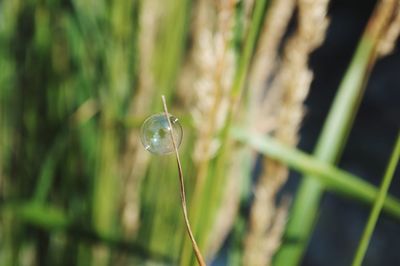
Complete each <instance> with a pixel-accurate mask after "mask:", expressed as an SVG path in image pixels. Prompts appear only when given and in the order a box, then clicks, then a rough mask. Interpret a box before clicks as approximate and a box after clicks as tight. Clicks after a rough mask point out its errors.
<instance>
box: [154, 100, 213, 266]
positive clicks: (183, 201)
mask: <svg viewBox="0 0 400 266" xmlns="http://www.w3.org/2000/svg"><path fill="white" fill-rule="evenodd" d="M161 99H162V102H163V106H164V113H165V118H166V119H167V121H168V126H169V128H170V131H169V132H170V135H171V140H172V145H173V146H174V152H175V157H176V163H177V164H178V172H179V184H180V194H181V205H182V211H183V217H184V219H185V225H186V229H187V232H188V234H189V237H190V240H191V241H192V245H193V250H194V253H195V255H196V259H197V262H198V263H199V265H200V266H206V263H205V262H204V259H203V256H202V255H201V252H200V249H199V247H198V246H197V243H196V239H195V238H194V235H193V233H192V229H191V228H190V222H189V218H188V214H187V207H186V193H185V183H184V180H183V171H182V164H181V160H180V157H179V152H178V147H177V145H176V140H175V136H174V132H173V127H172V124H171V121H170V119H169V113H168V108H167V103H166V101H165V96H164V95H162V96H161Z"/></svg>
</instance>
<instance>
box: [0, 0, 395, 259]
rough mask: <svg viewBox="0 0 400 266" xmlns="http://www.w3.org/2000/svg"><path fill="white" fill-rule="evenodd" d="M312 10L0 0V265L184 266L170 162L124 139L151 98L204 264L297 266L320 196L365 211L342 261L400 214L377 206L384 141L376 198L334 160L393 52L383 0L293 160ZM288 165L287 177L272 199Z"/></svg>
mask: <svg viewBox="0 0 400 266" xmlns="http://www.w3.org/2000/svg"><path fill="white" fill-rule="evenodd" d="M328 7H329V1H327V0H298V1H295V0H279V1H277V0H274V1H272V0H271V1H267V0H260V1H251V0H242V1H232V0H221V1H211V0H210V1H207V0H199V1H188V0H165V1H157V0H146V1H140V0H132V1H125V0H115V1H89V0H86V1H78V0H47V1H39V0H37V1H35V0H29V1H22V0H3V1H0V108H1V109H0V204H1V205H0V206H1V213H0V225H1V226H0V264H1V265H100V266H101V265H195V259H194V256H193V251H192V247H191V244H190V240H189V238H188V236H187V234H186V231H185V227H184V223H183V218H182V213H181V209H180V198H179V183H178V182H179V181H178V178H177V175H178V172H177V169H176V165H175V161H174V158H173V156H153V155H151V154H149V153H148V152H147V151H146V150H145V149H144V148H143V147H142V145H141V143H140V138H139V134H140V126H141V123H142V122H143V121H144V119H145V118H146V117H148V116H149V115H151V114H154V113H159V112H162V104H161V98H160V96H161V95H162V94H164V95H166V98H167V101H168V104H169V109H170V111H171V113H173V114H174V115H175V116H177V117H179V119H180V121H181V123H182V125H183V128H184V140H183V144H182V146H181V147H180V154H181V158H182V164H183V171H184V176H185V182H186V190H187V191H186V192H187V198H188V209H189V216H190V217H189V218H190V220H191V224H192V227H193V231H194V234H195V237H196V239H197V242H198V244H199V247H200V249H201V250H202V253H203V254H204V255H205V257H206V258H207V261H208V262H209V263H211V262H212V261H213V259H214V258H215V257H216V255H217V254H218V252H220V250H221V247H222V246H224V248H223V255H222V257H223V258H224V259H223V260H224V264H225V265H250V266H252V265H270V264H274V265H285V266H286V265H297V264H299V263H300V262H301V260H302V257H303V256H304V252H305V250H306V249H307V245H308V242H309V239H310V237H311V235H312V233H313V229H314V227H315V225H316V224H317V223H318V220H317V214H318V210H319V205H320V202H321V197H322V196H323V195H324V193H325V192H326V191H330V192H333V193H335V194H337V195H340V196H346V198H347V199H349V200H353V201H361V202H363V203H365V206H367V207H370V208H371V209H372V206H373V209H372V210H373V211H372V213H371V216H370V218H369V220H368V226H367V229H366V231H365V233H364V235H363V237H362V239H361V240H360V246H359V249H358V252H357V256H356V257H355V259H354V265H359V264H360V263H361V262H362V260H363V257H364V254H365V252H366V247H367V246H368V243H369V240H370V236H371V233H372V231H373V228H374V226H375V224H376V220H377V218H378V217H379V215H380V212H381V211H383V212H384V213H385V215H389V216H390V217H392V218H393V219H394V220H396V221H399V219H400V200H399V199H397V198H395V197H393V196H391V195H388V194H387V190H388V186H389V184H390V179H391V178H392V177H393V175H394V170H395V169H396V165H397V162H398V158H399V150H400V145H399V144H398V143H399V140H397V145H395V142H396V139H395V138H393V140H391V141H392V143H393V149H394V151H393V153H392V155H391V157H390V158H391V163H390V164H389V166H388V170H387V171H386V174H385V180H384V182H383V183H382V187H377V186H374V185H372V184H370V183H368V182H366V181H365V180H363V179H362V178H361V177H358V176H357V175H355V174H354V173H350V172H346V171H344V170H342V169H340V168H338V167H336V166H335V165H336V163H337V162H338V161H339V160H340V157H341V154H342V151H343V149H344V148H345V147H346V144H347V143H346V142H347V138H348V135H349V133H350V131H351V128H352V125H353V121H354V119H355V117H356V115H357V110H358V108H359V104H360V102H361V100H362V97H363V93H364V90H365V86H366V84H367V82H368V78H369V75H370V74H371V71H372V69H373V67H374V65H375V63H376V62H377V61H378V60H379V59H381V58H382V57H384V56H387V55H388V54H389V53H391V52H392V51H393V48H394V46H395V41H396V39H397V37H398V34H399V30H400V26H399V25H400V2H399V1H397V0H380V1H377V2H376V7H375V9H374V11H373V12H372V14H371V16H370V18H369V20H368V24H367V26H366V27H365V30H364V33H363V35H362V36H361V37H360V40H359V43H358V45H357V48H356V49H355V51H354V56H353V57H352V59H351V63H350V64H349V67H348V68H347V70H346V72H345V73H344V75H343V79H342V82H341V83H340V86H339V88H338V90H337V94H336V96H335V99H334V102H333V105H332V107H331V108H330V111H329V115H328V116H327V117H326V119H325V121H324V123H323V124H324V126H323V129H322V131H321V133H320V135H319V137H318V140H317V145H316V149H315V151H314V152H313V153H312V154H306V153H304V152H302V151H301V150H299V149H297V148H296V145H297V143H298V141H299V135H298V131H299V128H300V124H301V121H302V119H303V116H304V112H305V111H304V100H305V99H306V97H307V95H308V92H309V88H310V84H311V82H312V80H313V71H312V70H311V69H310V68H309V66H308V65H309V58H310V55H311V54H312V53H313V52H314V51H315V49H317V48H318V47H319V46H320V45H321V44H322V43H323V42H324V39H325V33H326V30H327V28H328V27H329V18H328V16H327V10H328ZM397 139H399V137H397ZM386 156H387V158H389V156H390V155H389V154H387V155H386ZM388 162H389V159H388ZM288 168H291V169H293V170H295V171H297V172H299V173H301V174H302V177H301V183H300V185H299V190H298V192H297V193H295V194H293V195H292V194H285V195H281V194H279V192H280V191H281V188H282V186H283V185H284V184H285V183H286V181H287V177H288V173H289V170H288ZM381 175H382V176H383V175H384V173H382V174H381ZM244 210H245V211H244ZM365 223H366V222H365ZM228 236H229V238H228ZM227 238H228V241H227ZM360 238H361V235H360ZM354 254H356V250H354ZM351 259H352V258H350V259H349V260H348V261H351Z"/></svg>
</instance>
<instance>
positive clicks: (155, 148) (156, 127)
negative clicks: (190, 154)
mask: <svg viewBox="0 0 400 266" xmlns="http://www.w3.org/2000/svg"><path fill="white" fill-rule="evenodd" d="M169 119H170V121H171V124H172V128H173V134H174V137H175V141H176V145H177V147H178V148H179V146H180V144H181V142H182V136H183V130H182V126H181V124H180V123H179V120H178V118H176V117H175V116H172V115H170V116H169ZM169 130H170V128H169V124H168V121H167V119H166V117H165V114H164V113H160V114H155V115H152V116H150V117H149V118H147V119H146V120H145V121H144V122H143V124H142V127H141V130H140V139H141V141H142V143H143V146H144V148H145V149H146V150H148V151H149V152H151V153H154V154H159V155H163V154H168V153H171V152H173V151H174V145H173V143H172V139H171V136H170V134H171V133H170V132H169Z"/></svg>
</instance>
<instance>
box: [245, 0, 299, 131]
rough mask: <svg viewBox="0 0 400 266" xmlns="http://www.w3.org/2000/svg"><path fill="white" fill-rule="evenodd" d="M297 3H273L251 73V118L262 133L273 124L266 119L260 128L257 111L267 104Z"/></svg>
mask: <svg viewBox="0 0 400 266" xmlns="http://www.w3.org/2000/svg"><path fill="white" fill-rule="evenodd" d="M295 3H296V1H295V0H281V1H273V2H272V3H271V6H270V7H269V9H268V13H267V14H266V17H265V21H264V25H263V30H262V32H261V34H260V39H259V41H258V43H259V44H258V45H257V50H256V53H255V56H254V61H253V63H252V66H251V70H250V73H249V88H250V91H249V94H250V95H249V98H250V99H249V101H250V103H251V104H250V105H249V108H250V110H249V119H251V120H252V121H251V123H252V125H253V126H256V125H257V128H259V129H260V130H261V131H262V132H266V131H267V129H268V128H269V127H270V126H271V123H265V122H263V123H261V125H263V126H261V127H260V119H259V118H260V117H259V115H257V113H258V111H260V105H261V104H262V103H263V101H262V99H263V96H264V93H265V86H266V84H267V81H268V80H269V79H270V78H271V75H272V73H273V70H274V68H276V65H277V57H278V48H279V45H280V43H281V41H282V37H283V35H284V34H285V31H286V28H287V25H288V24H289V20H290V18H291V17H292V15H293V12H294V8H295ZM269 96H271V95H269ZM255 119H257V120H255ZM263 120H265V118H264V119H263ZM268 120H269V119H267V121H268Z"/></svg>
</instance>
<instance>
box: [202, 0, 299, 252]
mask: <svg viewBox="0 0 400 266" xmlns="http://www.w3.org/2000/svg"><path fill="white" fill-rule="evenodd" d="M253 4H254V2H253V1H246V2H245V14H246V15H245V16H246V17H250V15H251V8H252V6H253ZM294 5H295V0H282V1H274V2H273V3H272V4H271V6H270V7H269V11H268V14H267V15H266V18H265V21H264V27H263V31H262V32H261V36H260V40H259V44H258V49H257V51H256V55H255V56H254V61H253V63H252V67H251V70H250V72H249V75H250V76H249V87H250V88H251V91H250V92H251V95H250V98H251V100H250V102H251V103H252V104H251V105H250V106H249V108H251V111H249V116H248V118H247V119H246V121H252V119H253V118H254V117H257V115H255V114H256V112H257V103H258V107H259V105H260V104H261V103H262V102H261V101H260V100H259V99H261V98H260V97H262V91H263V89H264V88H265V83H266V80H267V79H268V77H269V76H270V74H271V73H272V70H273V67H274V65H275V61H276V57H277V50H278V46H279V43H280V41H281V38H282V36H283V34H284V32H285V29H286V27H287V24H288V23H289V20H290V17H291V15H292V13H293V11H294ZM246 24H248V23H246ZM252 122H253V123H256V122H255V121H252ZM252 122H250V123H252ZM257 122H258V123H259V122H260V121H257ZM268 124H270V123H268ZM242 152H243V151H242V150H241V149H234V150H233V151H232V154H233V155H232V156H231V158H240V156H242V155H241V154H242ZM230 165H231V166H230V167H229V170H228V174H227V176H229V178H228V180H227V184H226V188H225V190H224V192H223V193H224V195H223V198H222V204H221V206H220V207H219V211H218V213H217V217H216V221H215V223H214V225H213V228H212V231H211V233H210V239H209V241H208V242H209V250H208V252H207V254H210V256H212V255H213V254H214V253H215V252H216V251H217V249H218V248H219V247H220V246H221V244H222V243H223V241H224V240H225V238H226V236H227V235H228V233H229V231H230V230H231V228H232V226H233V223H234V220H235V216H236V215H237V212H238V208H239V202H240V185H239V184H240V182H241V179H242V176H241V175H243V171H241V169H240V167H242V165H241V164H239V163H237V161H234V162H231V163H230Z"/></svg>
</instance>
